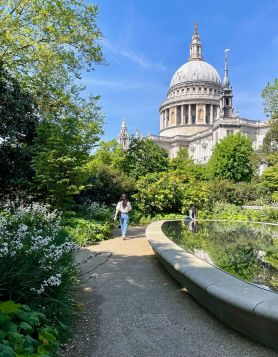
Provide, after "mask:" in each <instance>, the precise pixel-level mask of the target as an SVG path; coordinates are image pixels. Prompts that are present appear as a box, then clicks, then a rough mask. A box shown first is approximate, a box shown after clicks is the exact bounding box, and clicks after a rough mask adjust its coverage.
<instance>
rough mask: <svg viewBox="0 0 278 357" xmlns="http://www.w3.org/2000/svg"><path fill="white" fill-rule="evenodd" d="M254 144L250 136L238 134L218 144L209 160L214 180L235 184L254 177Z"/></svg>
mask: <svg viewBox="0 0 278 357" xmlns="http://www.w3.org/2000/svg"><path fill="white" fill-rule="evenodd" d="M252 154H253V149H252V142H251V139H250V137H249V136H247V135H244V134H241V133H236V134H233V135H228V136H227V137H225V138H224V139H222V140H221V141H220V142H219V143H218V144H216V146H215V148H214V150H213V153H212V156H211V158H210V160H209V171H210V176H211V177H212V178H219V179H227V180H230V181H233V182H240V181H247V182H249V181H250V180H251V178H252V177H253V174H254V172H253V167H252Z"/></svg>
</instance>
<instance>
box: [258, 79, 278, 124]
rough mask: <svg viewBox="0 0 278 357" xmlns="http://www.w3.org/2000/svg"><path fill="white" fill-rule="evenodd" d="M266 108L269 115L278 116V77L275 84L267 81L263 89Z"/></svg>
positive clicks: (271, 116)
mask: <svg viewBox="0 0 278 357" xmlns="http://www.w3.org/2000/svg"><path fill="white" fill-rule="evenodd" d="M262 97H263V99H264V110H265V113H266V115H267V116H268V117H270V118H276V119H277V118H278V79H277V78H276V79H275V80H274V83H273V84H270V83H267V85H266V87H265V88H264V89H263V92H262Z"/></svg>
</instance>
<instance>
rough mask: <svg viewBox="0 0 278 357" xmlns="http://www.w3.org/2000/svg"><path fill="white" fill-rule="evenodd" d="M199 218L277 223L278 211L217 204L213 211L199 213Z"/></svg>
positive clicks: (267, 208) (269, 208)
mask: <svg viewBox="0 0 278 357" xmlns="http://www.w3.org/2000/svg"><path fill="white" fill-rule="evenodd" d="M199 218H204V219H226V220H231V221H233V220H238V221H253V222H277V221H278V209H277V208H272V207H265V208H264V209H262V210H253V209H242V208H241V207H239V206H235V205H231V204H228V203H216V204H215V205H214V206H213V208H212V210H204V211H200V212H199Z"/></svg>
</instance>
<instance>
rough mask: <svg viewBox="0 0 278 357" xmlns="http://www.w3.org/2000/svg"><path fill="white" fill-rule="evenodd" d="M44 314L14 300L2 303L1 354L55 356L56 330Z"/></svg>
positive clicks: (0, 323) (56, 344)
mask: <svg viewBox="0 0 278 357" xmlns="http://www.w3.org/2000/svg"><path fill="white" fill-rule="evenodd" d="M45 322H46V317H45V315H44V314H42V313H40V312H37V311H34V310H31V309H30V307H29V306H27V305H21V304H15V303H14V302H13V301H11V300H10V301H6V302H2V303H0V355H1V356H7V357H16V356H21V357H24V356H26V357H27V356H44V357H50V356H54V355H55V352H56V350H57V347H58V343H57V331H56V330H55V329H53V328H51V327H50V326H47V325H46V324H45Z"/></svg>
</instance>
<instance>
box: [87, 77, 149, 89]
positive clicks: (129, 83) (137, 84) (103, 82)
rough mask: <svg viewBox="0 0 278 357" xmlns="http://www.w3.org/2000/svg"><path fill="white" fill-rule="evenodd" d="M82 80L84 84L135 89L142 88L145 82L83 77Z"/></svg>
mask: <svg viewBox="0 0 278 357" xmlns="http://www.w3.org/2000/svg"><path fill="white" fill-rule="evenodd" d="M83 82H84V84H85V85H87V86H88V85H95V86H98V87H110V88H117V89H136V88H142V87H144V86H145V85H146V84H145V83H143V82H136V81H135V82H134V81H110V80H102V79H94V78H84V79H83Z"/></svg>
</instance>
